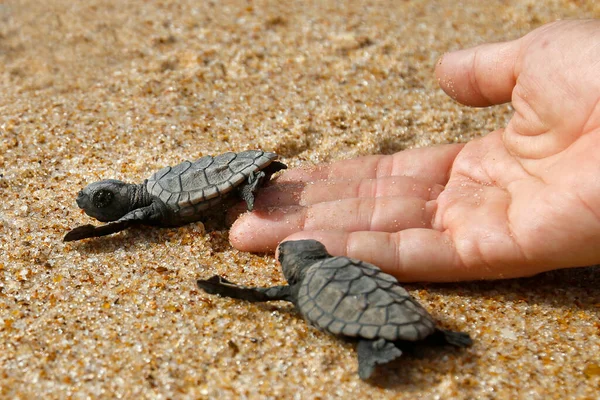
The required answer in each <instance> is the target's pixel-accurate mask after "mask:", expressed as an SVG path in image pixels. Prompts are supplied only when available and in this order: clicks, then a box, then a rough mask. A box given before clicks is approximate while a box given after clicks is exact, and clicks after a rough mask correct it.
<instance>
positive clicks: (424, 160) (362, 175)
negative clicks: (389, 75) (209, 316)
mask: <svg viewBox="0 0 600 400" xmlns="http://www.w3.org/2000/svg"><path fill="white" fill-rule="evenodd" d="M462 147H463V145H462V144H446V145H438V146H432V147H425V148H420V149H411V150H404V151H401V152H398V153H396V154H393V155H376V156H365V157H359V158H355V159H351V160H343V161H337V162H334V163H331V164H325V165H319V166H316V167H302V168H295V169H290V170H287V171H285V172H284V173H283V174H281V176H279V177H278V178H277V182H314V181H317V180H325V179H354V180H357V179H376V178H381V177H386V176H408V177H413V178H417V179H422V180H424V181H431V182H434V183H438V184H441V185H444V184H445V183H446V182H447V181H448V175H449V171H450V167H451V166H452V163H453V162H454V159H455V158H456V155H457V154H458V152H459V151H460V150H461V149H462Z"/></svg>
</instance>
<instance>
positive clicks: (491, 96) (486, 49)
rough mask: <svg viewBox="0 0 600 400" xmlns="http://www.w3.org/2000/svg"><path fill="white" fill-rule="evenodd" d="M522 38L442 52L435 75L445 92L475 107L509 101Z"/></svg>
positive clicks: (513, 85) (514, 80) (514, 82)
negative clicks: (443, 53)
mask: <svg viewBox="0 0 600 400" xmlns="http://www.w3.org/2000/svg"><path fill="white" fill-rule="evenodd" d="M521 44H522V42H521V40H513V41H510V42H502V43H492V44H484V45H480V46H477V47H473V48H470V49H465V50H459V51H454V52H451V53H447V54H445V55H443V56H442V58H441V59H440V60H439V61H438V63H437V66H436V68H435V75H436V77H437V79H438V82H439V84H440V86H441V87H442V89H443V90H444V92H446V94H448V95H449V96H450V97H452V98H453V99H454V100H456V101H458V102H460V103H462V104H465V105H468V106H474V107H486V106H490V105H494V104H501V103H506V102H508V101H510V99H511V95H512V90H513V88H514V87H515V84H516V79H517V77H516V73H515V65H516V62H517V59H518V57H519V50H520V47H521Z"/></svg>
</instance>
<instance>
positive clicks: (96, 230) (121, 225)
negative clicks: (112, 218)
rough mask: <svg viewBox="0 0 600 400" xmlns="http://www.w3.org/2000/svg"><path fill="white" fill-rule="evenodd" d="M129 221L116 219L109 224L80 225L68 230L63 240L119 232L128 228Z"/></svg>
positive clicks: (72, 240)
mask: <svg viewBox="0 0 600 400" xmlns="http://www.w3.org/2000/svg"><path fill="white" fill-rule="evenodd" d="M130 225H131V222H129V221H117V222H112V223H110V224H106V225H101V226H94V225H82V226H78V227H77V228H74V229H72V230H70V231H69V232H68V233H67V234H66V235H65V237H64V239H63V242H74V241H76V240H82V239H87V238H92V237H100V236H106V235H112V234H113V233H117V232H120V231H122V230H125V229H127V228H129V226H130Z"/></svg>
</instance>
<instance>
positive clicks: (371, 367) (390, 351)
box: [356, 339, 402, 380]
mask: <svg viewBox="0 0 600 400" xmlns="http://www.w3.org/2000/svg"><path fill="white" fill-rule="evenodd" d="M356 351H357V353H358V376H359V377H360V379H362V380H365V379H369V378H370V377H371V375H372V374H373V371H375V366H376V365H377V364H385V363H388V362H390V361H392V360H395V359H396V358H398V357H400V356H401V355H402V351H401V350H400V349H398V348H397V347H396V346H394V344H393V343H392V342H388V341H387V340H385V339H379V340H361V341H360V342H358V347H357V349H356Z"/></svg>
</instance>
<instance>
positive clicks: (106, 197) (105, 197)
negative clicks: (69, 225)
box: [92, 189, 115, 208]
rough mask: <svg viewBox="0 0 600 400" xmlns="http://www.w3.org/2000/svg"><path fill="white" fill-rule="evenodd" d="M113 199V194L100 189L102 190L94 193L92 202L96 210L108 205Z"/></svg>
mask: <svg viewBox="0 0 600 400" xmlns="http://www.w3.org/2000/svg"><path fill="white" fill-rule="evenodd" d="M113 197H115V195H114V194H113V192H111V191H110V190H105V189H102V190H98V191H97V192H96V193H94V197H93V198H92V201H93V203H94V206H96V207H98V208H104V207H106V206H108V205H109V204H110V202H111V201H112V199H113Z"/></svg>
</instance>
